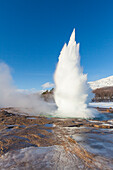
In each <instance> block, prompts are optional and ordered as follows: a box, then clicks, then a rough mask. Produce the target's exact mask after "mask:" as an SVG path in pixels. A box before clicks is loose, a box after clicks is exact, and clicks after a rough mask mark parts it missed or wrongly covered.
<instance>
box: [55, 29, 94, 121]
mask: <svg viewBox="0 0 113 170" xmlns="http://www.w3.org/2000/svg"><path fill="white" fill-rule="evenodd" d="M54 81H55V91H54V97H55V102H56V105H57V106H58V110H57V111H56V116H60V117H82V118H89V117H92V116H93V113H92V112H93V111H92V110H91V109H89V108H87V104H88V102H89V97H88V93H90V92H91V90H90V88H89V86H88V84H87V75H86V74H83V70H82V68H81V67H80V55H79V44H77V43H76V41H75V29H74V30H73V32H72V35H71V37H70V40H69V43H68V45H67V44H66V43H65V44H64V46H63V48H62V50H61V53H60V56H59V61H58V64H57V67H56V71H55V74H54Z"/></svg>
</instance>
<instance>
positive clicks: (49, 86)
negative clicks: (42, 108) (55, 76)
mask: <svg viewBox="0 0 113 170" xmlns="http://www.w3.org/2000/svg"><path fill="white" fill-rule="evenodd" d="M42 87H43V89H46V88H52V87H54V84H53V83H50V82H47V83H45V84H43V85H42Z"/></svg>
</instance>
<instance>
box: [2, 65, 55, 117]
mask: <svg viewBox="0 0 113 170" xmlns="http://www.w3.org/2000/svg"><path fill="white" fill-rule="evenodd" d="M0 107H19V109H20V110H22V111H25V112H27V113H29V114H33V115H37V114H49V113H50V112H51V110H53V109H54V106H53V105H50V104H49V103H47V102H45V101H44V100H43V99H42V98H41V97H40V94H39V93H37V94H24V93H20V92H18V90H17V89H16V87H15V86H14V85H13V80H12V76H11V73H10V68H9V67H8V65H7V64H5V63H0Z"/></svg>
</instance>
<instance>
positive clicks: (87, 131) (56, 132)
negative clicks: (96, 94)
mask: <svg viewBox="0 0 113 170" xmlns="http://www.w3.org/2000/svg"><path fill="white" fill-rule="evenodd" d="M98 110H99V111H100V114H101V115H102V117H101V118H97V119H93V120H91V119H90V120H85V119H75V118H74V119H60V118H47V117H40V116H37V117H36V116H32V117H31V116H28V115H26V114H25V113H24V114H23V115H22V114H18V112H19V111H18V109H15V108H2V109H0V148H1V149H0V155H1V157H0V167H1V169H19V170H21V169H28V170H29V169H53V170H54V169H59V170H60V169H70V170H71V169H113V113H112V109H99V108H98Z"/></svg>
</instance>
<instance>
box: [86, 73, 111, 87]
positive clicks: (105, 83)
mask: <svg viewBox="0 0 113 170" xmlns="http://www.w3.org/2000/svg"><path fill="white" fill-rule="evenodd" d="M89 85H90V87H91V89H93V90H95V89H97V88H102V87H111V86H113V76H110V77H107V78H103V79H100V80H96V81H91V82H89Z"/></svg>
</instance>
